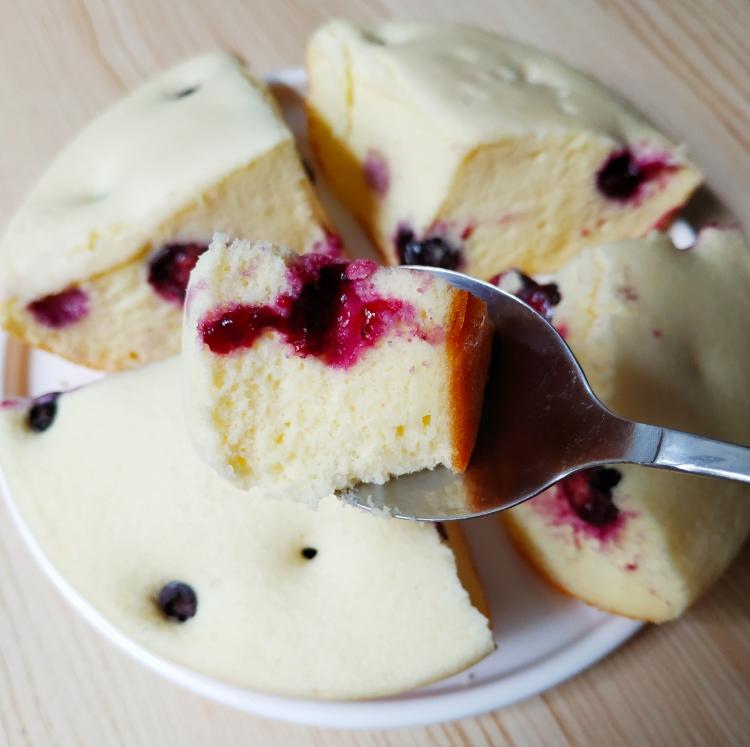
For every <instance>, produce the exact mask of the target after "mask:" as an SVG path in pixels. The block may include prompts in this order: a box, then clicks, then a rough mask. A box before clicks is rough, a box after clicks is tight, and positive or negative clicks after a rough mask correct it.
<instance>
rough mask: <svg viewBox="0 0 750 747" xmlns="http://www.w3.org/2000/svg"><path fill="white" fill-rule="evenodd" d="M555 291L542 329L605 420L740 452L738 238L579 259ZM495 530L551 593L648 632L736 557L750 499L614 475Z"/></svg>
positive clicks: (748, 300)
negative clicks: (734, 445)
mask: <svg viewBox="0 0 750 747" xmlns="http://www.w3.org/2000/svg"><path fill="white" fill-rule="evenodd" d="M555 280H556V286H557V287H556V288H554V289H553V290H554V292H552V293H551V292H550V290H551V285H550V284H544V285H543V286H538V287H537V295H538V297H540V295H539V288H546V289H547V297H548V309H549V310H550V314H551V317H552V321H553V323H554V324H556V325H557V326H558V329H559V330H560V331H561V332H562V333H563V335H564V336H565V338H566V340H567V341H568V343H569V344H570V346H571V348H572V349H573V351H574V353H575V354H576V356H577V357H578V359H579V361H580V362H581V365H582V366H583V369H584V371H585V372H586V374H587V376H588V378H589V381H590V382H591V384H592V387H593V389H594V390H595V391H596V393H597V394H598V395H599V397H600V398H601V399H602V400H603V401H604V403H605V404H607V405H608V406H609V407H610V408H611V409H612V410H613V411H614V412H616V413H618V414H621V415H624V416H625V417H628V418H632V419H634V420H640V421H644V422H653V423H658V424H659V425H665V426H671V427H673V428H678V429H681V430H686V431H691V432H694V433H699V434H703V435H706V436H709V437H713V438H719V439H724V440H728V441H735V442H738V443H745V444H750V393H748V388H747V371H748V368H749V367H750V344H749V343H748V329H750V295H748V290H747V289H748V287H750V249H749V248H748V247H747V246H746V245H745V243H744V241H743V239H742V237H741V235H740V234H739V233H738V232H736V231H723V230H716V229H707V230H704V231H703V232H702V233H701V234H700V237H699V240H698V243H697V244H696V245H695V246H694V247H693V248H691V249H689V250H686V251H679V250H677V249H675V248H674V247H673V246H672V244H671V242H670V241H669V239H668V238H667V237H666V236H663V235H659V234H654V235H653V236H652V237H650V238H648V239H645V240H629V241H623V242H619V243H614V244H610V245H607V246H600V247H596V248H589V249H586V250H584V251H583V252H582V253H580V254H579V255H578V256H577V257H576V258H575V259H574V260H573V261H572V262H571V263H570V264H569V265H567V266H566V267H565V268H563V270H562V271H561V272H560V273H559V274H558V275H557V276H556V278H555ZM524 287H525V288H526V290H527V293H528V288H529V285H528V284H526V286H523V284H522V287H521V292H523V290H524ZM552 302H554V303H552ZM728 310H729V311H728ZM504 518H505V521H506V524H507V526H508V528H509V529H510V531H511V535H512V536H513V537H514V538H515V539H516V542H517V544H518V546H519V547H520V549H521V551H522V552H523V553H524V554H525V555H527V556H528V557H529V558H530V560H531V561H532V563H533V564H534V565H535V566H537V567H538V568H539V569H540V570H541V571H542V573H543V574H544V575H545V576H546V577H547V578H549V579H550V580H551V581H552V582H553V583H554V584H555V585H556V586H557V587H559V588H561V589H563V590H564V591H566V592H568V593H570V594H573V595H574V596H576V597H579V598H580V599H583V600H584V601H586V602H589V603H590V604H593V605H595V606H597V607H600V608H602V609H605V610H608V611H611V612H615V613H617V614H620V615H627V616H629V617H634V618H639V619H643V620H651V621H654V622H661V621H664V620H668V619H670V618H673V617H676V616H677V615H679V614H680V613H682V612H683V611H684V610H685V609H686V608H687V607H688V605H690V604H691V603H692V602H693V601H694V600H695V599H696V598H697V597H698V596H699V595H700V594H701V593H702V592H703V591H704V590H705V589H707V588H708V586H709V585H710V584H711V583H713V581H715V580H716V578H717V577H718V576H719V575H720V574H721V573H722V571H723V570H724V569H725V568H726V567H727V566H728V565H729V563H730V562H731V560H732V559H733V557H734V556H735V555H736V553H737V552H738V550H739V548H740V547H741V545H742V543H743V542H744V540H745V538H746V537H747V535H748V531H749V530H750V492H749V490H748V487H747V486H743V485H741V484H738V483H731V482H723V481H719V480H711V479H707V478H697V477H692V476H688V475H679V474H676V473H672V472H666V471H661V470H653V469H646V468H643V467H637V466H624V465H622V466H621V465H618V466H612V467H604V468H596V469H593V470H589V471H585V472H581V473H579V474H576V475H574V476H572V477H570V478H568V479H566V480H563V481H562V482H560V483H558V484H557V485H556V486H555V487H553V488H551V489H550V490H547V491H546V492H544V493H542V494H541V495H539V496H538V497H536V498H534V499H533V500H531V501H529V502H528V503H525V504H523V505H521V506H518V507H516V508H514V509H512V510H511V511H508V512H506V513H505V514H504Z"/></svg>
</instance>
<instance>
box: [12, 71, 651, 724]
mask: <svg viewBox="0 0 750 747" xmlns="http://www.w3.org/2000/svg"><path fill="white" fill-rule="evenodd" d="M271 81H272V83H273V85H274V90H275V92H276V93H277V96H278V97H279V99H280V102H281V104H282V106H283V109H284V113H285V116H286V117H287V120H288V121H289V123H290V125H291V126H292V128H293V130H294V131H295V133H296V134H297V135H298V138H299V140H300V150H301V152H302V153H303V155H304V156H305V157H306V158H307V159H308V161H309V160H310V154H309V152H308V148H307V143H306V141H305V122H304V111H303V109H302V107H301V99H300V98H299V92H300V91H301V90H302V89H303V87H304V84H305V76H304V72H303V71H302V70H301V69H293V70H288V71H282V72H280V73H279V74H277V75H274V76H273V77H272V79H271ZM316 188H317V189H318V191H319V193H320V194H321V199H322V201H323V202H324V204H325V206H326V208H327V209H328V211H329V215H331V217H332V219H333V221H334V223H335V224H336V226H337V228H338V229H339V230H340V232H341V233H342V235H343V236H344V239H345V241H346V243H347V246H348V247H350V248H354V250H355V253H357V254H360V255H362V256H371V257H372V256H375V255H374V253H373V250H372V248H371V247H370V246H369V244H368V243H367V240H366V239H365V238H364V236H363V235H362V233H361V231H360V230H359V229H358V227H357V226H356V224H355V223H354V221H353V220H352V219H351V218H350V217H349V216H347V215H346V214H345V213H344V212H343V210H342V209H341V207H340V206H338V205H337V204H336V203H335V201H334V200H333V199H332V198H331V196H330V193H328V192H327V190H326V188H325V185H324V184H322V183H321V179H320V178H319V177H318V179H317V180H316ZM11 350H12V348H11V347H10V346H7V347H6V345H5V339H4V338H0V355H2V358H3V360H4V361H5V372H6V376H5V382H6V386H7V383H8V382H9V381H14V382H15V388H16V389H18V387H25V386H27V387H28V391H29V392H30V393H32V394H38V393H42V392H45V391H50V390H56V389H62V388H68V387H70V386H75V385H78V384H81V383H85V382H88V381H90V380H92V379H93V378H96V377H98V376H99V374H96V373H94V372H91V371H88V370H86V369H82V368H80V367H78V366H74V365H72V364H69V363H66V362H65V361H62V360H60V359H59V358H57V357H55V356H52V355H49V354H47V353H42V352H38V351H33V352H32V353H31V354H30V358H29V360H28V366H26V364H25V357H24V356H20V355H18V348H17V347H15V352H14V353H13V354H12V355H11V354H9V353H10V352H11ZM0 489H2V492H3V495H4V496H5V499H6V502H7V505H8V508H9V511H10V514H11V516H12V517H13V519H14V521H15V522H16V524H17V526H18V528H19V530H20V532H21V534H22V535H23V537H24V539H25V541H26V543H27V544H28V546H29V547H30V549H31V552H32V554H33V555H34V557H35V558H36V560H37V561H38V562H39V564H40V565H41V567H42V569H43V570H44V571H45V572H46V573H47V575H48V576H49V577H50V579H51V580H52V582H53V583H54V584H55V586H57V587H58V589H60V591H61V592H62V593H63V594H64V595H65V597H66V598H67V599H68V600H69V601H70V602H71V604H72V605H73V606H74V607H75V608H76V609H77V610H78V611H79V612H80V613H81V614H82V615H83V616H84V617H85V618H86V619H87V620H88V621H89V622H90V623H91V624H92V625H94V627H96V628H97V629H98V630H99V631H100V632H101V633H102V634H104V635H105V636H106V637H107V638H109V639H110V640H111V641H112V642H113V643H115V644H116V645H118V646H119V647H120V648H122V649H123V650H125V651H127V652H128V653H129V654H131V655H132V656H134V657H135V658H136V659H138V660H139V661H140V662H141V663H143V664H145V665H146V666H148V667H150V668H151V669H153V670H155V671H156V672H159V673H160V674H162V675H164V676H165V677H168V678H169V679H172V680H174V681H175V682H177V683H179V684H180V685H182V686H184V687H187V688H189V689H190V690H193V691H195V692H198V693H201V694H202V695H205V696H207V697H209V698H213V699H214V700H217V701H220V702H222V703H226V704H227V705H231V706H234V707H236V708H239V709H242V710H245V711H249V712H252V713H256V714H259V715H262V716H267V717H270V718H277V719H283V720H286V721H293V722H297V723H303V724H311V725H316V726H330V727H340V728H389V727H406V726H414V725H418V724H430V723H436V722H439V721H449V720H452V719H458V718H464V717H467V716H473V715H476V714H479V713H483V712H485V711H489V710H492V709H495V708H499V707H501V706H504V705H508V704H509V703H512V702H514V701H517V700H520V699H521V698H525V697H528V696H530V695H534V694H536V693H539V692H541V691H543V690H546V689H547V688H549V687H552V686H554V685H556V684H558V683H559V682H562V681H563V680H565V679H567V678H568V677H572V676H573V675H574V674H576V673H578V672H580V671H581V670H582V669H585V668H586V667H588V666H590V665H591V664H593V663H594V662H596V661H598V660H599V659H601V658H602V657H603V656H606V655H607V654H608V653H609V652H610V651H612V650H613V649H615V648H617V647H618V646H620V645H622V643H624V642H625V641H626V640H627V639H628V638H630V636H632V635H633V634H634V633H635V632H636V631H637V630H638V629H639V628H640V627H641V623H639V622H635V621H632V620H626V619H623V618H618V617H614V616H612V615H607V614H604V613H602V612H599V611H597V610H594V609H592V608H591V607H588V606H586V605H585V604H582V603H580V602H576V601H574V600H572V599H570V598H568V597H565V596H563V595H561V594H559V593H558V592H556V591H555V590H554V589H552V588H551V587H550V586H548V585H547V584H545V583H544V582H543V581H541V580H540V579H539V577H538V576H537V575H536V574H535V573H534V572H533V571H532V570H531V569H530V568H529V567H527V565H526V564H525V562H524V561H523V560H522V559H521V558H519V557H518V555H517V554H516V553H515V551H514V550H513V548H512V547H511V546H510V544H509V542H508V539H507V537H506V536H505V533H504V531H503V529H502V526H501V522H500V521H498V520H497V519H496V518H492V517H489V518H485V519H477V520H474V521H471V522H468V523H467V524H466V534H467V538H468V541H469V543H470V546H471V549H472V554H473V555H474V557H475V559H476V561H477V565H478V571H479V574H480V576H481V579H482V582H483V586H484V589H485V592H486V594H487V598H488V601H489V603H490V606H491V609H492V618H493V627H494V634H495V640H496V642H497V646H498V648H497V650H496V651H495V652H494V653H493V654H491V655H490V656H488V657H487V658H486V659H484V660H483V661H481V662H480V663H479V664H477V665H476V666H474V667H472V668H471V669H469V670H467V671H465V672H463V673H461V674H459V675H456V676H454V677H451V678H449V679H446V680H443V681H441V682H437V683H435V684H433V685H430V686H429V687H424V688H421V689H419V690H414V691H411V692H408V693H404V694H402V695H398V696H393V697H389V698H377V699H371V700H359V701H320V700H305V699H300V698H287V697H281V696H277V695H270V694H267V693H262V692H256V691H253V690H248V689H244V688H239V687H235V686H231V685H227V684H225V683H223V682H220V681H217V680H214V679H211V678H209V677H205V676H203V675H199V674H196V673H195V672H192V671H190V670H187V669H185V668H183V667H180V666H177V665H175V664H173V663H171V662H169V661H166V660H164V659H162V658H160V657H158V656H156V655H154V654H152V653H150V652H149V651H147V650H146V649H144V648H142V647H141V646H140V645H138V644H136V643H134V642H133V641H132V640H130V639H129V638H127V637H126V636H124V635H123V634H122V633H120V632H119V631H118V630H117V628H116V627H115V626H113V625H112V624H111V623H110V622H109V621H108V620H106V619H105V618H104V617H102V616H101V615H100V614H99V613H98V612H97V611H96V610H95V609H94V608H93V607H91V606H90V605H89V604H88V602H86V600H85V599H83V598H82V597H81V596H80V595H79V594H78V593H77V592H75V591H74V590H73V589H72V588H71V587H70V585H69V584H68V583H67V581H66V580H65V579H64V578H63V577H62V576H61V575H60V574H59V573H58V572H57V571H56V570H55V568H54V567H53V566H52V565H51V564H50V563H49V561H48V560H47V559H46V558H45V556H44V552H43V550H42V549H41V548H40V547H39V545H38V544H37V543H36V541H35V539H34V537H33V536H32V534H31V532H30V531H29V530H28V527H27V526H26V525H25V523H24V521H23V517H22V516H21V514H20V512H19V510H18V507H17V506H16V505H15V504H14V502H13V498H12V496H11V495H10V493H9V491H8V489H7V485H6V484H5V481H4V479H2V480H0Z"/></svg>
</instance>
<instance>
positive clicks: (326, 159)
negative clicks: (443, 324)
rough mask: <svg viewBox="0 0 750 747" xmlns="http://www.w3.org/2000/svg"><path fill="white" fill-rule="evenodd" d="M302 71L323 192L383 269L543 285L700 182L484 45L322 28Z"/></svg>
mask: <svg viewBox="0 0 750 747" xmlns="http://www.w3.org/2000/svg"><path fill="white" fill-rule="evenodd" d="M307 69H308V73H309V79H310V82H309V93H308V97H307V108H308V116H309V134H310V141H311V144H312V147H313V149H314V151H315V153H316V155H317V158H318V160H319V162H320V165H321V166H322V169H323V172H324V174H325V177H326V179H327V180H328V182H330V184H331V186H332V187H333V189H334V191H335V192H336V194H337V195H338V197H339V199H340V200H342V201H343V203H344V204H345V205H346V206H347V207H348V208H349V209H350V210H351V211H352V212H353V213H354V214H355V215H356V216H357V218H358V219H359V221H360V222H361V224H362V225H363V226H364V228H365V230H366V231H367V232H368V233H369V234H370V236H371V237H372V239H373V240H374V242H375V243H376V245H377V246H378V247H379V249H380V251H381V252H382V254H383V257H384V258H385V259H386V260H387V261H388V262H390V263H393V264H395V263H399V262H400V263H403V264H426V265H434V266H439V267H447V268H450V269H459V270H461V271H463V272H466V273H468V274H470V275H474V276H476V277H479V278H482V279H485V280H486V279H489V278H491V277H493V276H494V275H496V274H498V273H499V272H501V271H503V270H505V269H507V268H509V267H511V266H515V267H517V268H519V269H521V270H523V271H524V272H526V273H533V272H550V271H552V270H555V269H557V268H559V267H561V266H562V265H563V264H564V263H565V262H566V261H568V260H569V259H570V258H571V257H572V256H573V255H574V254H575V253H576V252H577V251H579V250H580V249H581V248H582V247H583V246H585V245H587V244H592V243H600V242H603V241H613V240H617V239H623V238H633V237H640V236H643V235H645V234H646V233H647V232H648V231H649V230H650V229H651V227H652V226H654V225H655V224H656V223H662V224H664V223H666V222H668V221H669V219H670V218H671V217H674V215H675V212H676V210H677V209H678V208H679V207H680V206H681V205H682V204H683V203H684V202H685V201H686V200H687V199H688V197H689V196H690V194H691V193H692V192H693V190H694V189H695V188H696V187H697V185H698V184H699V183H700V181H701V176H700V174H699V173H698V170H697V169H696V168H695V166H694V165H693V164H692V163H691V162H690V161H689V160H688V159H687V158H686V156H685V153H684V150H683V148H682V147H681V146H679V145H676V144H675V143H674V142H673V141H672V140H670V139H669V138H667V137H665V136H664V135H662V134H661V133H660V132H659V131H658V130H657V129H656V128H655V127H654V126H653V125H652V124H650V123H649V122H648V121H647V120H646V119H645V118H644V117H643V116H642V115H641V114H640V113H639V112H637V111H636V110H635V109H634V108H633V107H632V106H631V105H630V104H629V103H628V102H626V101H624V100H623V99H622V98H620V97H619V96H617V95H616V94H614V93H613V92H612V91H610V90H609V89H607V88H606V87H605V86H603V85H601V84H600V83H598V82H596V81H594V80H592V79H591V78H589V77H587V76H585V75H583V74H582V73H580V72H578V71H576V70H574V69H572V68H570V67H568V66H567V65H565V64H564V63H562V62H560V61H558V60H556V59H554V58H551V57H549V56H547V55H545V54H543V53H542V52H540V51H538V50H536V49H533V48H531V47H528V46H526V45H524V44H520V43H518V42H515V41H511V40H510V39H504V38H502V37H500V36H497V35H495V34H493V33H490V32H488V31H483V30H480V29H476V28H470V27H465V26H457V25H451V24H445V23H404V22H398V21H382V22H377V23H349V22H344V21H331V22H329V23H326V24H325V25H324V26H322V27H321V28H319V29H318V30H317V31H316V32H315V33H314V34H313V36H312V37H311V39H310V41H309V44H308V48H307Z"/></svg>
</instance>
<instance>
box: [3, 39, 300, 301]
mask: <svg viewBox="0 0 750 747" xmlns="http://www.w3.org/2000/svg"><path fill="white" fill-rule="evenodd" d="M290 138H291V134H290V132H289V130H288V129H287V127H286V125H285V124H284V122H283V121H282V119H281V117H280V115H279V114H278V112H277V109H276V106H275V104H274V103H273V101H272V100H271V98H270V94H269V93H268V92H267V90H266V89H265V88H264V86H263V85H262V84H261V83H259V82H257V81H255V80H254V79H252V78H251V77H250V76H249V74H248V72H247V71H246V69H245V67H244V65H243V64H242V62H241V61H240V60H239V59H238V58H236V57H234V56H233V55H231V54H228V53H225V52H213V53H208V54H204V55H202V56H199V57H195V58H192V59H189V60H187V61H185V62H183V63H181V64H179V65H177V66H176V67H174V68H172V69H170V70H167V71H166V72H164V73H162V74H160V75H158V76H157V77H155V78H154V79H152V80H150V81H148V82H147V83H145V84H144V85H142V86H141V87H140V88H138V89H136V90H134V91H133V92H131V93H129V94H127V95H126V96H125V97H123V98H122V99H120V100H119V101H117V102H116V103H115V104H114V105H112V106H111V107H110V108H109V109H107V110H106V111H105V112H103V113H102V114H101V115H100V116H99V117H97V118H96V119H95V120H94V121H92V122H91V123H90V124H89V125H88V126H87V127H86V128H85V129H84V130H82V131H81V132H80V133H79V134H78V136H77V137H76V138H75V139H74V140H73V141H71V142H70V143H69V144H68V145H67V147H66V148H65V149H64V150H63V151H62V152H61V153H60V154H59V155H58V156H57V158H56V159H55V160H54V161H53V163H52V164H51V165H50V166H49V168H48V169H47V170H46V171H45V172H44V173H43V175H42V176H41V178H40V180H39V182H38V183H37V184H36V186H35V187H34V188H33V189H32V191H31V193H30V194H29V195H28V197H27V198H26V201H25V202H24V203H23V204H22V205H21V206H20V208H19V209H18V211H17V213H16V214H15V215H14V217H13V218H12V219H11V222H10V224H9V225H8V227H7V230H6V233H5V235H4V237H3V239H2V241H0V278H2V279H1V280H0V294H2V296H4V297H8V296H17V297H20V298H22V299H24V300H30V299H31V298H34V297H37V296H41V295H44V294H47V293H53V292H58V291H61V290H63V289H64V288H65V287H66V286H67V285H68V284H70V283H73V282H75V281H77V280H78V281H79V280H82V279H86V278H88V277H90V276H92V275H94V274H96V273H99V272H102V271H105V270H107V269H110V268H111V267H114V266H117V265H118V264H120V263H122V262H125V261H127V260H128V259H130V258H131V257H132V256H133V254H134V253H135V252H137V251H139V250H140V249H142V248H145V246H146V245H147V242H148V241H149V238H150V234H151V233H152V232H153V231H154V230H155V229H156V228H157V227H158V226H159V225H160V224H161V223H162V222H163V221H164V220H165V219H167V218H168V217H169V216H170V215H171V214H173V213H174V212H176V211H179V210H181V209H183V208H185V207H187V206H189V205H190V203H191V202H192V201H193V200H195V199H198V198H199V197H200V195H201V192H202V191H203V190H205V189H207V188H208V187H210V186H211V185H213V184H215V183H216V182H218V181H220V180H222V179H224V178H225V177H227V176H229V175H230V174H231V173H233V172H234V171H236V170H237V169H239V168H241V167H243V166H245V165H246V164H248V163H250V162H251V161H252V160H253V159H254V158H256V157H257V156H258V155H260V154H262V153H265V152H266V151H268V150H270V149H271V148H273V147H274V146H276V145H278V144H279V143H281V142H283V141H285V140H289V139H290ZM217 228H219V227H217Z"/></svg>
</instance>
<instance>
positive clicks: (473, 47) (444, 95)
mask: <svg viewBox="0 0 750 747" xmlns="http://www.w3.org/2000/svg"><path fill="white" fill-rule="evenodd" d="M321 56H323V57H325V56H327V57H328V58H329V59H330V61H331V62H332V64H337V65H339V66H346V68H347V70H348V75H347V76H346V80H347V81H348V83H347V85H348V86H349V88H348V93H347V100H348V101H349V103H350V104H351V103H352V101H353V102H354V103H353V105H354V106H356V105H357V101H356V99H357V96H355V97H354V98H353V97H352V90H351V88H352V87H359V88H358V89H357V90H358V96H359V95H361V92H362V90H363V89H367V90H368V91H370V92H376V93H378V94H379V95H381V96H383V97H386V98H388V99H391V100H393V99H397V100H399V101H400V102H402V103H403V104H404V105H405V106H407V107H409V108H411V109H412V110H414V111H419V112H420V113H421V115H422V116H424V117H425V118H426V119H428V120H429V122H430V126H431V127H434V128H436V129H438V130H443V131H444V132H446V134H448V135H449V137H450V138H451V139H452V140H454V141H456V142H458V143H466V144H476V143H477V142H487V141H493V140H496V139H498V138H500V137H502V136H503V135H508V134H525V133H529V132H532V133H538V134H545V133H546V132H556V131H557V132H559V131H579V130H585V131H593V132H596V133H598V134H600V135H602V136H604V137H606V138H609V139H611V140H612V141H613V142H615V143H628V142H630V143H638V142H639V141H645V142H648V143H649V144H650V145H651V146H656V147H663V148H665V149H667V148H669V149H671V148H673V147H674V145H673V144H672V143H671V142H670V141H669V140H667V139H666V138H665V137H664V136H663V135H661V134H660V133H659V132H658V131H657V130H656V129H655V128H654V127H653V126H652V125H651V124H650V123H649V122H648V121H647V120H646V119H645V118H644V117H643V116H642V115H641V114H640V113H639V112H638V111H637V110H636V109H634V107H633V106H632V105H631V104H629V103H628V102H627V101H626V100H624V99H623V98H622V97H620V96H618V95H617V94H615V93H614V92H612V91H611V90H610V89H608V88H607V87H606V86H604V85H602V84H601V83H599V82H597V81H595V80H594V79H593V78H590V77H588V76H587V75H585V74H583V73H581V72H579V71H577V70H575V69H573V68H572V67H570V66H569V65H567V64H565V63H563V62H561V61H560V60H557V59H555V58H553V57H551V56H549V55H546V54H545V53H543V52H541V51H539V50H537V49H534V48H533V47H529V46H527V45H525V44H522V43H520V42H517V41H513V40H511V39H506V38H504V37H502V36H499V35H497V34H495V33H492V32H488V31H484V30H481V29H478V28H472V27H469V26H462V25H455V24H448V23H410V22H400V21H380V22H372V23H357V24H355V23H350V22H346V21H338V20H337V21H331V22H329V23H327V24H325V25H324V26H322V27H321V28H320V29H318V31H317V32H316V33H315V34H314V35H313V37H312V40H311V42H310V47H309V50H308V61H313V60H314V59H315V58H320V57H321ZM314 95H315V92H314ZM334 109H335V108H334Z"/></svg>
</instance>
